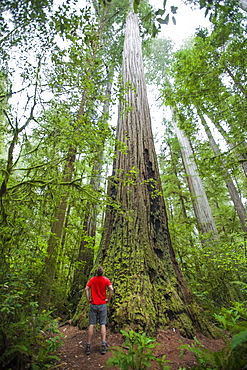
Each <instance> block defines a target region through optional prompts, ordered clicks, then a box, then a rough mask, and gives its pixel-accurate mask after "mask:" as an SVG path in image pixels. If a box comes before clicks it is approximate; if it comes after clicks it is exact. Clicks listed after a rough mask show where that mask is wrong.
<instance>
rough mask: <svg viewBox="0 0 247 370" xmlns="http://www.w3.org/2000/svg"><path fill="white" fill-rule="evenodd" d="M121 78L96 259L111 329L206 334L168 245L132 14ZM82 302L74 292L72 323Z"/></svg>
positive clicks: (128, 23) (83, 322) (140, 60)
mask: <svg viewBox="0 0 247 370" xmlns="http://www.w3.org/2000/svg"><path fill="white" fill-rule="evenodd" d="M122 76H123V99H122V101H121V105H120V111H119V120H118V127H117V148H116V158H115V161H114V165H113V175H112V176H111V178H110V179H109V184H108V196H109V200H110V201H111V205H110V206H109V207H108V209H107V211H106V216H105V223H104V232H103V236H102V241H101V248H100V252H99V254H98V256H97V260H96V264H99V263H100V264H102V265H103V267H104V269H105V274H106V275H107V276H108V277H109V278H110V279H111V281H112V283H113V286H114V288H115V294H114V297H113V301H112V304H111V306H110V313H109V314H110V321H111V323H112V325H113V326H114V328H115V329H120V328H125V329H128V328H132V329H134V330H144V331H145V332H147V333H154V332H155V330H156V329H157V328H163V329H164V328H166V327H168V326H169V325H172V326H173V327H175V328H178V329H180V330H181V332H182V333H183V334H185V335H187V336H190V337H191V336H193V335H194V331H195V330H198V329H199V330H201V331H203V332H204V333H210V330H211V329H210V327H209V326H208V324H207V322H206V321H205V320H204V319H203V318H201V317H200V315H199V311H198V308H197V306H196V304H195V302H194V300H193V297H192V295H191V292H190V290H189V288H188V286H187V285H186V283H185V281H184V279H183V276H182V274H181V271H180V268H179V266H178V264H177V262H176V259H175V255H174V251H173V248H172V246H171V241H170V236H169V231H168V225H167V216H166V210H165V205H164V198H163V196H162V188H161V182H160V176H159V171H158V163H157V158H156V153H155V148H154V141H153V135H152V130H151V119H150V111H149V106H148V100H147V91H146V84H145V78H144V70H143V62H142V51H141V41H140V35H139V27H138V19H137V16H136V14H134V13H133V12H130V13H129V15H128V17H127V22H126V31H125V43H124V52H123V70H122ZM85 307H86V305H85V298H82V300H81V301H80V304H79V305H78V308H77V312H76V314H75V316H74V322H77V321H78V319H79V316H80V313H81V311H84V310H85ZM84 325H87V319H86V320H85V321H84V318H83V317H80V319H79V326H80V327H84Z"/></svg>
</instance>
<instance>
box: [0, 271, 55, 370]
mask: <svg viewBox="0 0 247 370" xmlns="http://www.w3.org/2000/svg"><path fill="white" fill-rule="evenodd" d="M35 295H36V292H35V288H34V284H33V282H32V281H30V280H27V279H25V278H22V279H21V278H20V275H19V276H18V280H17V279H15V278H14V276H9V277H8V280H5V283H4V284H2V285H1V287H0V302H1V304H0V317H1V322H0V352H1V355H0V365H1V366H2V368H9V367H13V368H18V369H21V368H24V367H25V366H26V365H27V364H30V363H32V366H33V369H44V368H49V367H50V365H51V363H53V362H54V360H57V359H58V358H57V357H56V356H54V355H53V353H54V352H56V350H57V349H58V347H59V346H60V345H61V344H62V340H61V335H60V333H59V331H58V329H57V323H56V321H54V319H53V318H52V315H51V312H42V313H39V312H38V304H37V302H36V301H35Z"/></svg>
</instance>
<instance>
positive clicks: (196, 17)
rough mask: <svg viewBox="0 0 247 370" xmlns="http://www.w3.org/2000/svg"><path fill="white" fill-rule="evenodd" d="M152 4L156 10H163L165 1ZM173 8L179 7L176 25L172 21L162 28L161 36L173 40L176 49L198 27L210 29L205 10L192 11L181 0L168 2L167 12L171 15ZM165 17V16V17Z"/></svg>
mask: <svg viewBox="0 0 247 370" xmlns="http://www.w3.org/2000/svg"><path fill="white" fill-rule="evenodd" d="M149 2H150V4H151V5H152V6H153V7H154V8H155V9H159V8H160V9H163V2H164V0H149ZM171 6H176V7H178V9H177V14H176V15H175V18H176V25H174V24H173V22H172V20H171V19H170V22H169V24H168V25H165V24H164V25H162V26H161V30H162V31H161V33H160V35H159V37H160V36H162V37H169V38H170V39H172V41H173V42H174V44H176V47H179V46H180V45H181V44H183V42H184V41H185V40H186V39H188V38H189V37H190V36H191V35H193V34H194V33H195V31H196V29H197V28H198V27H200V26H201V27H208V28H209V26H210V21H209V19H208V17H207V18H205V16H204V13H205V9H202V10H200V9H199V8H198V9H194V10H193V9H191V6H190V5H185V4H184V3H183V2H182V1H181V0H167V4H166V10H167V12H169V13H170V15H171V11H170V8H171ZM164 16H165V15H164Z"/></svg>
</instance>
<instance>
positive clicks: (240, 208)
mask: <svg viewBox="0 0 247 370" xmlns="http://www.w3.org/2000/svg"><path fill="white" fill-rule="evenodd" d="M198 114H199V116H200V119H201V122H202V125H203V126H204V128H205V131H206V134H207V136H208V140H209V142H210V145H211V148H212V149H213V151H214V153H215V155H216V156H217V157H218V158H219V160H220V162H221V168H222V172H223V176H224V180H225V184H226V186H227V189H228V191H229V195H230V198H231V200H232V202H233V204H234V208H235V211H236V212H237V215H238V217H239V220H240V224H241V227H242V230H243V231H244V232H245V233H247V214H246V211H245V208H244V205H243V203H242V201H241V198H240V196H239V193H238V191H237V189H236V186H235V185H234V182H233V180H232V177H231V175H230V173H229V172H228V171H227V169H226V168H225V165H224V162H223V160H221V159H220V157H219V156H220V154H221V153H220V150H219V147H218V145H217V144H216V142H215V140H214V137H213V135H212V133H211V131H210V128H209V126H208V124H207V122H206V120H205V118H204V117H203V115H202V114H201V113H200V112H199V111H198ZM246 235H247V234H246Z"/></svg>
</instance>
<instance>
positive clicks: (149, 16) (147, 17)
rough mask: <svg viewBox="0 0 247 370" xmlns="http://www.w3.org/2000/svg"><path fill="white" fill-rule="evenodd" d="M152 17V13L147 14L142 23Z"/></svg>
mask: <svg viewBox="0 0 247 370" xmlns="http://www.w3.org/2000/svg"><path fill="white" fill-rule="evenodd" d="M151 16H152V12H149V13H148V14H147V15H145V17H144V18H143V21H144V22H147V21H148V20H149V19H150V18H151Z"/></svg>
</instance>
